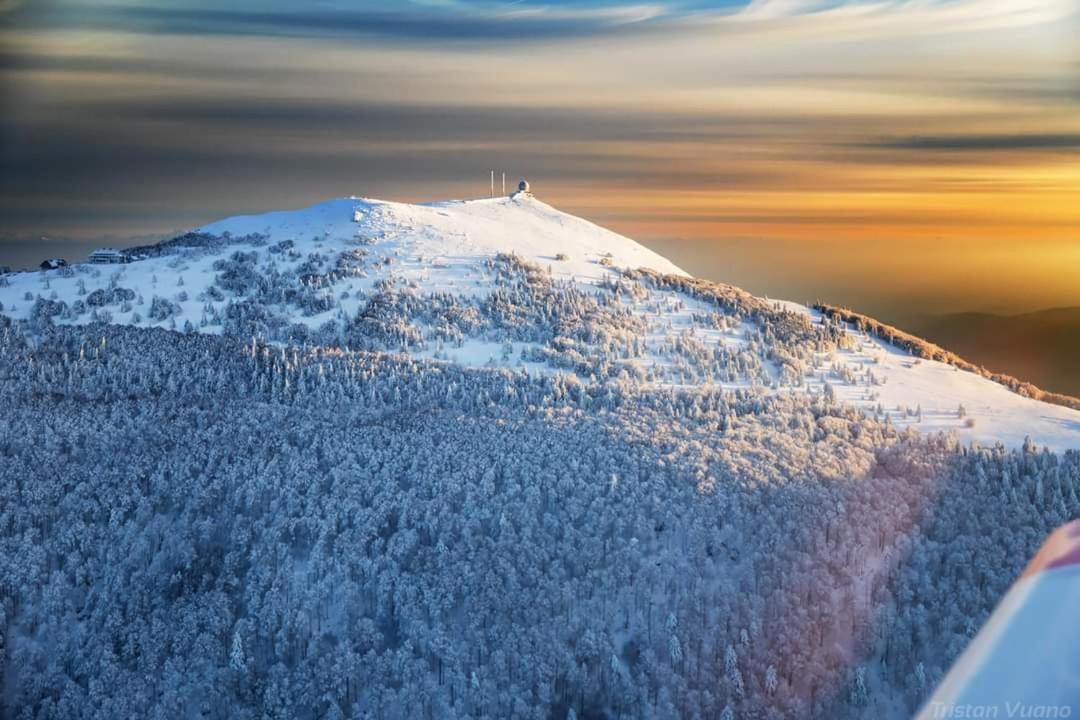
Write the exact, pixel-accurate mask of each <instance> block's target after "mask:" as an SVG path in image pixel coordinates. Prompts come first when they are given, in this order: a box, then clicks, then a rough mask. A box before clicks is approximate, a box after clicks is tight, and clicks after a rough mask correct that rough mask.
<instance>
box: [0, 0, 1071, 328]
mask: <svg viewBox="0 0 1080 720" xmlns="http://www.w3.org/2000/svg"><path fill="white" fill-rule="evenodd" d="M0 102H2V107H3V113H2V114H0V265H12V266H16V267H18V266H23V265H29V264H31V263H35V264H36V262H37V261H38V260H39V259H41V258H43V257H46V256H50V255H56V254H60V255H67V256H69V257H72V258H77V257H79V256H84V255H85V253H86V252H87V251H88V250H89V249H92V248H93V247H95V246H97V245H100V244H109V243H123V242H126V241H129V240H130V239H132V238H139V239H145V238H155V237H164V236H167V235H170V234H174V233H176V232H178V231H181V230H184V229H187V228H190V227H194V226H197V225H200V224H204V223H207V222H210V221H212V220H215V219H218V218H221V217H225V216H228V215H234V214H240V213H250V212H258V211H263V210H269V209H280V208H290V207H301V206H304V205H307V204H311V203H314V202H317V201H320V200H323V199H327V198H331V197H339V196H345V195H354V194H355V195H362V196H367V197H378V198H384V199H395V200H405V201H423V200H438V199H448V198H464V197H479V196H486V195H487V194H488V191H489V172H490V170H491V169H495V170H497V171H500V172H501V171H503V170H505V171H506V172H507V173H508V174H509V175H510V177H511V178H512V179H515V180H516V178H517V177H518V176H522V175H524V176H527V177H528V178H529V179H530V181H531V182H532V183H533V186H534V188H535V190H536V191H537V194H538V195H539V196H540V197H541V198H542V199H544V200H546V201H548V202H550V203H552V204H553V205H556V206H557V207H559V208H561V209H563V210H566V211H568V212H573V213H575V214H579V215H583V216H585V217H587V218H589V219H592V220H594V221H596V222H599V223H601V224H604V225H606V226H609V227H612V228H613V229H615V230H618V231H620V232H623V233H625V234H627V235H630V236H631V237H634V238H636V239H638V240H640V241H642V242H644V243H645V244H647V245H649V246H651V247H653V248H654V249H656V250H658V251H659V252H661V253H663V254H665V255H667V256H668V257H670V258H671V259H672V260H674V261H675V262H677V263H678V264H680V265H682V266H683V267H684V268H685V269H687V270H688V271H690V272H692V273H694V274H696V275H700V276H703V277H708V278H712V279H716V280H722V281H728V282H733V283H735V284H739V285H741V286H743V287H746V288H747V289H749V290H752V291H755V292H758V293H762V294H769V295H770V296H773V297H788V298H791V299H794V300H804V301H805V300H815V299H821V300H826V301H829V302H834V303H837V304H844V305H850V306H854V307H857V308H860V309H862V310H864V311H868V312H871V313H874V314H877V315H879V316H881V317H883V318H884V319H892V318H897V317H902V316H903V315H904V314H905V313H920V312H951V311H960V310H985V311H992V312H1026V311H1031V310H1037V309H1041V308H1048V307H1055V306H1069V305H1080V281H1078V279H1077V278H1078V271H1080V232H1078V231H1080V3H1077V2H1076V0H750V1H749V2H747V1H736V0H721V1H719V2H716V1H714V2H709V1H707V0H688V1H686V2H681V1H678V0H673V1H669V0H656V1H655V2H641V3H621V2H569V1H568V0H562V1H552V0H546V1H544V2H539V1H532V0H519V1H517V2H500V1H497V0H486V1H484V0H477V1H473V0H425V1H421V0H414V1H413V2H407V1H405V2H385V1H383V2H374V1H369V0H360V1H358V2H343V1H334V0H324V1H321V2H320V1H315V2H313V1H312V0H273V1H271V2H262V3H255V2H249V1H247V0H232V1H231V2H229V3H221V2H214V3H211V2H200V1H199V0H172V1H171V2H149V1H147V0H122V1H117V2H109V1H97V0H94V1H92V0H34V1H33V2H29V1H28V2H20V0H0Z"/></svg>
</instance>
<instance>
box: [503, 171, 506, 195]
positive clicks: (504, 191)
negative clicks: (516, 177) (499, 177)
mask: <svg viewBox="0 0 1080 720" xmlns="http://www.w3.org/2000/svg"><path fill="white" fill-rule="evenodd" d="M505 194H506V171H505V170H503V195H505Z"/></svg>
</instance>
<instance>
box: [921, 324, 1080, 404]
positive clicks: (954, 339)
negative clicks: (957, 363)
mask: <svg viewBox="0 0 1080 720" xmlns="http://www.w3.org/2000/svg"><path fill="white" fill-rule="evenodd" d="M904 326H905V329H907V330H909V331H910V332H912V333H913V334H915V335H919V336H922V337H925V338H926V339H927V340H931V341H933V342H935V343H937V344H939V345H941V346H942V347H945V348H947V349H949V350H951V351H953V352H955V353H957V354H958V355H961V356H963V357H965V358H967V359H968V360H971V361H972V362H975V363H979V364H982V365H985V366H986V367H988V368H990V369H992V370H996V371H1000V372H1005V373H1009V374H1010V375H1015V376H1017V377H1022V378H1024V379H1026V380H1030V381H1031V382H1033V383H1035V384H1036V385H1038V386H1039V387H1041V388H1043V389H1045V390H1050V391H1053V392H1059V393H1067V394H1070V395H1080V307H1066V308H1054V309H1050V310H1041V311H1039V312H1033V313H1024V314H1022V315H995V314H990V313H975V312H964V313H949V314H946V315H935V316H922V317H916V318H912V319H911V320H909V321H907V322H906V323H905V324H904Z"/></svg>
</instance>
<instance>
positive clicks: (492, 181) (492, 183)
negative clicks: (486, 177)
mask: <svg viewBox="0 0 1080 720" xmlns="http://www.w3.org/2000/svg"><path fill="white" fill-rule="evenodd" d="M488 197H495V171H494V170H492V171H491V194H490V195H488Z"/></svg>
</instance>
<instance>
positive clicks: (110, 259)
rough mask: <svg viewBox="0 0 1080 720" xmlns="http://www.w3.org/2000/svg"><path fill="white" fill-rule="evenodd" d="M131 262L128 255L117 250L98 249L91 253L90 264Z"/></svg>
mask: <svg viewBox="0 0 1080 720" xmlns="http://www.w3.org/2000/svg"><path fill="white" fill-rule="evenodd" d="M130 261H131V258H129V257H128V255H127V253H125V252H124V251H123V250H117V249H116V248H98V249H97V250H95V251H94V252H92V253H90V262H91V263H93V264H95V265H114V264H123V263H127V262H130Z"/></svg>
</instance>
